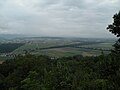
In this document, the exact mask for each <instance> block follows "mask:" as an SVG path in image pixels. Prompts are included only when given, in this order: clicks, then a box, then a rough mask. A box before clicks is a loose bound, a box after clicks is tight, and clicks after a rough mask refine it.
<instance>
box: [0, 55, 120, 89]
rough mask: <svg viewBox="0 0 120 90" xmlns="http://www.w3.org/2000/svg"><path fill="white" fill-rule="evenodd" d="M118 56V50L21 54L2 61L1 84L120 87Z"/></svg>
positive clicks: (16, 86) (10, 86)
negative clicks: (64, 54) (89, 54)
mask: <svg viewBox="0 0 120 90" xmlns="http://www.w3.org/2000/svg"><path fill="white" fill-rule="evenodd" d="M118 60H120V56H119V55H117V56H116V54H110V55H107V56H105V55H104V54H102V55H101V56H98V57H83V56H74V57H65V58H60V59H50V58H49V57H47V56H35V55H30V54H26V55H25V56H21V55H19V56H17V57H15V59H13V60H8V61H6V62H4V63H3V64H1V65H0V73H1V74H0V78H2V79H1V80H2V81H0V87H1V89H2V90H119V89H120V84H119V82H120V71H119V69H120V61H118ZM7 66H8V67H7ZM4 68H5V70H4ZM9 70H11V71H9Z"/></svg>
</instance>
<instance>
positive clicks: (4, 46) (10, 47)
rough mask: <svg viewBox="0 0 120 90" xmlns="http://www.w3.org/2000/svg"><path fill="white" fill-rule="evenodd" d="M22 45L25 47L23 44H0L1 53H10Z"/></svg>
mask: <svg viewBox="0 0 120 90" xmlns="http://www.w3.org/2000/svg"><path fill="white" fill-rule="evenodd" d="M22 45H24V44H23V43H6V44H0V53H10V52H12V51H14V50H15V49H17V48H19V47H20V46H22Z"/></svg>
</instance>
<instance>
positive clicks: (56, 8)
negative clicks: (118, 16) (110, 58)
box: [0, 0, 120, 38]
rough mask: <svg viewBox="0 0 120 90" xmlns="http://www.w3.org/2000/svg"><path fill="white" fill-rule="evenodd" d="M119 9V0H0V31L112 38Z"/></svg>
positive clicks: (38, 34) (5, 32) (37, 34)
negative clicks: (113, 18)
mask: <svg viewBox="0 0 120 90" xmlns="http://www.w3.org/2000/svg"><path fill="white" fill-rule="evenodd" d="M119 10H120V0H0V34H24V35H31V36H32V35H34V36H52V37H56V36H57V37H90V38H93V37H97V38H110V37H114V35H112V34H111V33H109V32H108V30H106V27H107V25H108V24H111V23H112V22H113V21H112V17H113V15H114V14H115V13H117V12H118V11H119Z"/></svg>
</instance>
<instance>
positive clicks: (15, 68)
mask: <svg viewBox="0 0 120 90" xmlns="http://www.w3.org/2000/svg"><path fill="white" fill-rule="evenodd" d="M118 16H119V18H118ZM114 19H115V21H114V22H116V23H113V24H111V25H109V26H108V29H109V30H110V31H111V32H112V33H115V35H117V36H118V37H119V36H120V33H119V32H120V12H119V13H118V14H116V15H115V16H114ZM116 19H119V20H116ZM117 22H119V23H117ZM117 25H118V26H117ZM114 30H115V31H114ZM114 47H115V49H114V51H113V52H111V53H110V54H109V55H104V54H101V55H100V56H96V57H83V56H81V55H79V56H73V57H63V58H59V59H51V58H50V57H48V56H35V55H31V54H28V53H26V55H25V56H22V55H18V56H16V57H15V58H14V59H11V60H7V61H5V62H4V63H3V64H1V65H0V89H1V90H120V83H119V82H120V52H119V50H120V46H119V40H118V41H117V42H116V44H115V45H114Z"/></svg>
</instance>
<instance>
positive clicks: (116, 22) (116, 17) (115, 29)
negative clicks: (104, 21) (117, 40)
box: [107, 11, 120, 37]
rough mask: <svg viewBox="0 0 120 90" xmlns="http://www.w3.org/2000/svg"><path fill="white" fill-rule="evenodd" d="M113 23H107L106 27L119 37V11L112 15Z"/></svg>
mask: <svg viewBox="0 0 120 90" xmlns="http://www.w3.org/2000/svg"><path fill="white" fill-rule="evenodd" d="M113 20H114V21H113V24H110V25H108V27H107V29H108V30H109V31H110V32H112V33H113V34H114V35H116V36H117V37H120V11H119V13H117V14H115V15H114V16H113Z"/></svg>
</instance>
